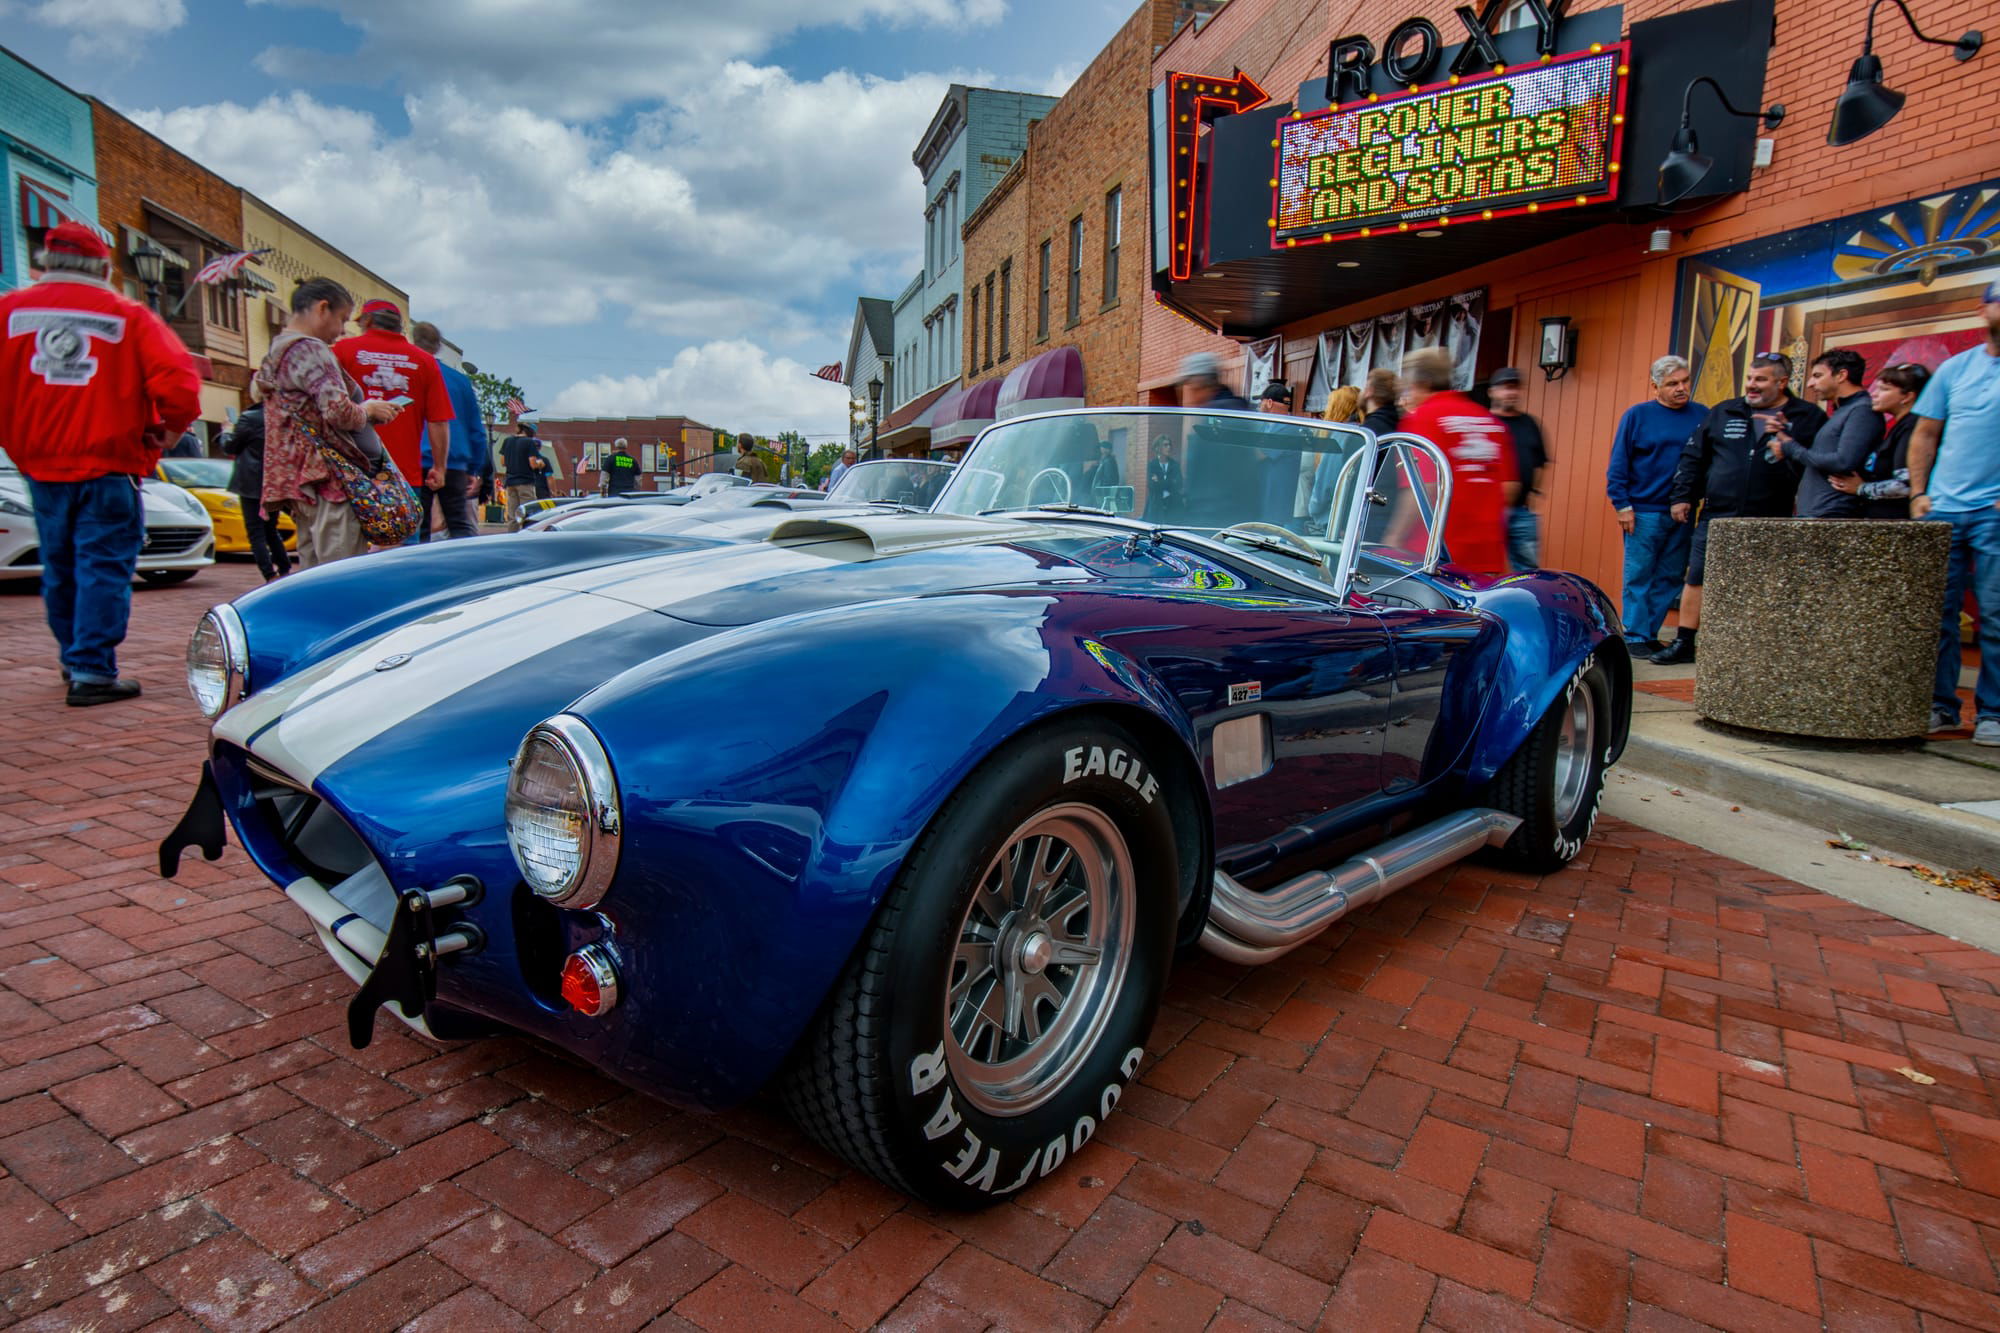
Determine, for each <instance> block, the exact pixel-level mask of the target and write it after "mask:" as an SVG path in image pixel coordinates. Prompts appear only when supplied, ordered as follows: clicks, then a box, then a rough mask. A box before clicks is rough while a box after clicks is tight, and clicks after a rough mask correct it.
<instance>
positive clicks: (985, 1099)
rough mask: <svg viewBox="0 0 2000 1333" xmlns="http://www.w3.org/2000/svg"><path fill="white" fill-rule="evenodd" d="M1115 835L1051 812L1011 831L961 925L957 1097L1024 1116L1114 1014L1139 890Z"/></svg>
mask: <svg viewBox="0 0 2000 1333" xmlns="http://www.w3.org/2000/svg"><path fill="white" fill-rule="evenodd" d="M1133 879H1134V876H1133V869H1132V852H1131V849H1130V848H1129V847H1128V846H1127V845H1126V842H1125V836H1124V834H1122V833H1121V832H1119V830H1118V826H1117V825H1116V824H1114V823H1112V822H1111V820H1110V819H1109V818H1108V817H1107V816H1106V815H1104V814H1103V812H1101V811H1099V810H1097V809H1096V808H1095V807H1092V806H1087V805H1056V806H1050V807H1049V808H1047V809H1045V810H1043V811H1041V812H1039V813H1038V814H1036V815H1035V816H1034V817H1033V818H1031V819H1029V820H1028V822H1027V823H1025V824H1023V825H1021V827H1019V828H1018V829H1016V830H1014V832H1013V833H1012V834H1010V835H1009V836H1008V838H1007V841H1006V842H1005V844H1004V845H1003V846H1002V847H1001V849H1000V854H999V855H998V856H996V857H994V858H993V860H992V862H991V863H990V864H989V865H987V866H986V868H985V870H984V871H983V872H982V873H981V875H980V877H979V884H978V887H977V888H976V889H974V891H973V895H972V901H971V902H970V903H968V904H967V905H966V909H965V915H964V917H963V918H961V919H960V921H959V926H958V935H957V939H956V941H955V944H954V947H953V952H952V960H951V972H950V977H949V981H948V984H947V990H946V994H945V1001H944V1013H945V1058H946V1061H947V1063H948V1064H949V1066H950V1069H951V1073H952V1077H953V1079H954V1081H955V1082H956V1083H957V1085H958V1089H959V1092H960V1094H961V1095H962V1096H963V1097H964V1098H965V1099H966V1100H967V1101H969V1102H971V1103H972V1104H973V1105H974V1106H975V1107H977V1108H978V1109H980V1110H981V1111H984V1112H986V1113H988V1114H990V1115H1003V1116H1013V1115H1021V1114H1023V1113H1024V1112H1027V1111H1031V1110H1033V1109H1034V1108H1035V1107H1037V1106H1040V1105H1041V1104H1042V1103H1043V1102H1045V1101H1047V1100H1048V1099H1049V1098H1051V1097H1053V1096H1054V1095H1055V1094H1056V1093H1057V1092H1059V1091H1061V1089H1062V1087H1063V1085H1064V1084H1065V1083H1067V1082H1068V1081H1069V1078H1070V1076H1071V1075H1072V1074H1073V1073H1075V1071H1076V1068H1077V1066H1078V1065H1080V1064H1082V1063H1083V1061H1084V1059H1085V1058H1086V1057H1087V1056H1089V1054H1090V1052H1091V1050H1092V1049H1093V1048H1094V1047H1095V1046H1096V1044H1097V1040H1098V1037H1099V1036H1100V1035H1101V1034H1102V1032H1103V1029H1104V1025H1105V1022H1106V1021H1107V1020H1108V1019H1109V1018H1110V1016H1111V1012H1112V1010H1113V1009H1114V1008H1115V1007H1116V1005H1117V1001H1118V993H1119V988H1120V986H1121V984H1122V983H1123V981H1124V979H1125V970H1126V965H1127V964H1128V962H1129V961H1130V958H1131V944H1132V929H1133V917H1134V915H1135V912H1136V902H1137V891H1138V890H1137V886H1136V884H1135V883H1134V882H1133Z"/></svg>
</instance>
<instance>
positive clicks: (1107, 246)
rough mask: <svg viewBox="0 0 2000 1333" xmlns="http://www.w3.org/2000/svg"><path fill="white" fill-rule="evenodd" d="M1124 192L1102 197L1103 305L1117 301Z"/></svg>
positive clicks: (1121, 189) (1118, 190)
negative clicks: (1119, 244) (1119, 243)
mask: <svg viewBox="0 0 2000 1333" xmlns="http://www.w3.org/2000/svg"><path fill="white" fill-rule="evenodd" d="M1124 213H1125V190H1124V188H1123V187H1122V186H1121V187H1119V188H1117V189H1114V190H1112V191H1111V193H1110V194H1107V195H1105V196H1104V304H1106V305H1110V304H1111V303H1112V302H1113V301H1116V300H1117V299H1118V242H1119V237H1120V233H1121V232H1122V231H1123V230H1124Z"/></svg>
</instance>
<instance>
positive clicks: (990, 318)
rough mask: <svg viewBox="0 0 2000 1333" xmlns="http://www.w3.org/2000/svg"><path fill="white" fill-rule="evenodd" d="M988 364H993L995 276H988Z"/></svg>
mask: <svg viewBox="0 0 2000 1333" xmlns="http://www.w3.org/2000/svg"><path fill="white" fill-rule="evenodd" d="M986 364H987V366H989V367H990V366H991V365H992V364H993V275H992V274H991V273H988V274H987V275H986Z"/></svg>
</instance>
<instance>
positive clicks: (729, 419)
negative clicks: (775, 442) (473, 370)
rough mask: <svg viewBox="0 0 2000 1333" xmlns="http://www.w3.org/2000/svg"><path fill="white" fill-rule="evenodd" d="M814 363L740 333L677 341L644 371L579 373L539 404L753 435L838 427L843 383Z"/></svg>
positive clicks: (563, 411) (554, 410) (560, 412)
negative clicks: (775, 353) (816, 371)
mask: <svg viewBox="0 0 2000 1333" xmlns="http://www.w3.org/2000/svg"><path fill="white" fill-rule="evenodd" d="M810 372H811V368H809V367H807V366H805V365H803V364H801V363H800V362H797V361H794V360H792V359H791V358H789V357H772V356H771V355H769V354H768V353H767V352H765V351H764V349H763V348H761V347H759V346H757V345H756V344H755V343H752V342H749V341H746V340H743V339H729V340H726V341H722V342H710V343H703V344H702V345H700V346H698V347H686V348H682V349H681V351H680V353H679V354H678V355H677V356H675V357H674V359H673V363H672V364H671V365H666V366H662V367H661V368H659V369H658V370H655V371H651V372H649V373H647V374H643V375H625V376H611V375H600V376H595V377H592V378H590V379H583V380H578V381H577V382H576V383H575V384H572V385H570V386H569V387H568V388H566V389H564V390H562V391H561V392H560V393H558V394H556V396H555V397H554V398H552V399H550V400H549V402H548V403H547V404H545V405H544V406H543V407H542V414H543V415H545V416H551V417H597V416H609V417H627V416H664V415H669V414H678V415H685V416H689V417H692V418H694V419H695V420H696V421H704V422H707V423H709V424H711V425H716V426H722V427H725V428H727V429H730V430H747V431H749V432H751V433H752V434H755V435H775V434H777V433H778V432H780V431H787V430H798V431H805V432H807V433H808V434H824V433H826V432H828V431H837V430H839V429H840V424H841V423H842V422H843V421H844V420H845V419H846V414H847V390H846V389H845V388H843V387H842V386H840V385H838V384H829V383H827V382H826V381H825V380H822V379H815V378H814V377H813V376H812V374H811V373H810Z"/></svg>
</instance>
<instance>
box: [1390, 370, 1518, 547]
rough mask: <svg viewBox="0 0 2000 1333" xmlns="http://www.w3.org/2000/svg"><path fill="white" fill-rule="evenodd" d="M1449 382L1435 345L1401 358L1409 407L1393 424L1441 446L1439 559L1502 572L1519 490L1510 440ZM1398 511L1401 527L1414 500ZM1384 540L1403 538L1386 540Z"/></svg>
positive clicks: (1502, 428)
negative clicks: (1444, 493)
mask: <svg viewBox="0 0 2000 1333" xmlns="http://www.w3.org/2000/svg"><path fill="white" fill-rule="evenodd" d="M1451 381H1452V359H1451V354H1450V353H1449V352H1447V351H1445V350H1444V349H1443V348H1439V347H1429V348H1425V349H1423V350H1421V351H1416V352H1412V353H1410V354H1409V355H1408V356H1406V357H1404V358H1403V383H1404V392H1405V393H1406V394H1407V395H1408V398H1409V402H1410V407H1411V410H1410V413H1409V415H1408V416H1406V417H1404V418H1403V420H1402V423H1401V425H1399V426H1398V427H1397V429H1398V430H1402V431H1406V432H1408V433H1409V434H1412V435H1421V436H1423V437H1424V438H1425V439H1427V440H1429V441H1430V442H1431V443H1433V444H1435V445H1437V446H1438V448H1440V449H1442V450H1444V454H1445V457H1446V458H1447V459H1448V460H1449V461H1450V463H1451V508H1450V509H1449V510H1447V511H1446V512H1445V519H1444V547H1445V554H1446V558H1447V559H1448V560H1449V561H1450V563H1452V564H1454V565H1457V566H1459V567H1460V568H1461V569H1468V570H1476V571H1477V572H1479V573H1482V574H1502V573H1505V572H1506V570H1507V510H1508V509H1509V508H1510V507H1511V506H1512V505H1513V504H1514V502H1515V501H1516V499H1517V498H1518V497H1519V496H1520V494H1521V481H1520V475H1519V473H1518V471H1517V469H1516V468H1515V466H1514V437H1513V436H1512V435H1510V434H1509V433H1508V431H1507V427H1506V425H1505V423H1503V422H1502V421H1501V420H1500V418H1498V417H1496V416H1494V415H1493V414H1492V413H1491V412H1488V411H1487V410H1486V409H1485V408H1483V407H1481V406H1480V405H1479V404H1477V403H1475V402H1473V401H1472V400H1471V399H1470V398H1467V397H1466V396H1465V395H1464V394H1462V393H1460V392H1458V390H1456V389H1454V388H1452V382H1451ZM1400 514H1401V520H1402V522H1403V523H1405V524H1411V523H1413V521H1414V520H1415V518H1416V505H1415V503H1414V502H1413V500H1412V497H1410V496H1409V495H1407V494H1406V495H1405V496H1404V506H1403V508H1402V509H1401V511H1400ZM1392 525H1393V524H1392ZM1398 535H1399V536H1407V535H1408V534H1406V533H1399V534H1398ZM1391 544H1392V545H1397V544H1403V543H1399V542H1397V541H1395V540H1394V539H1392V540H1391Z"/></svg>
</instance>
